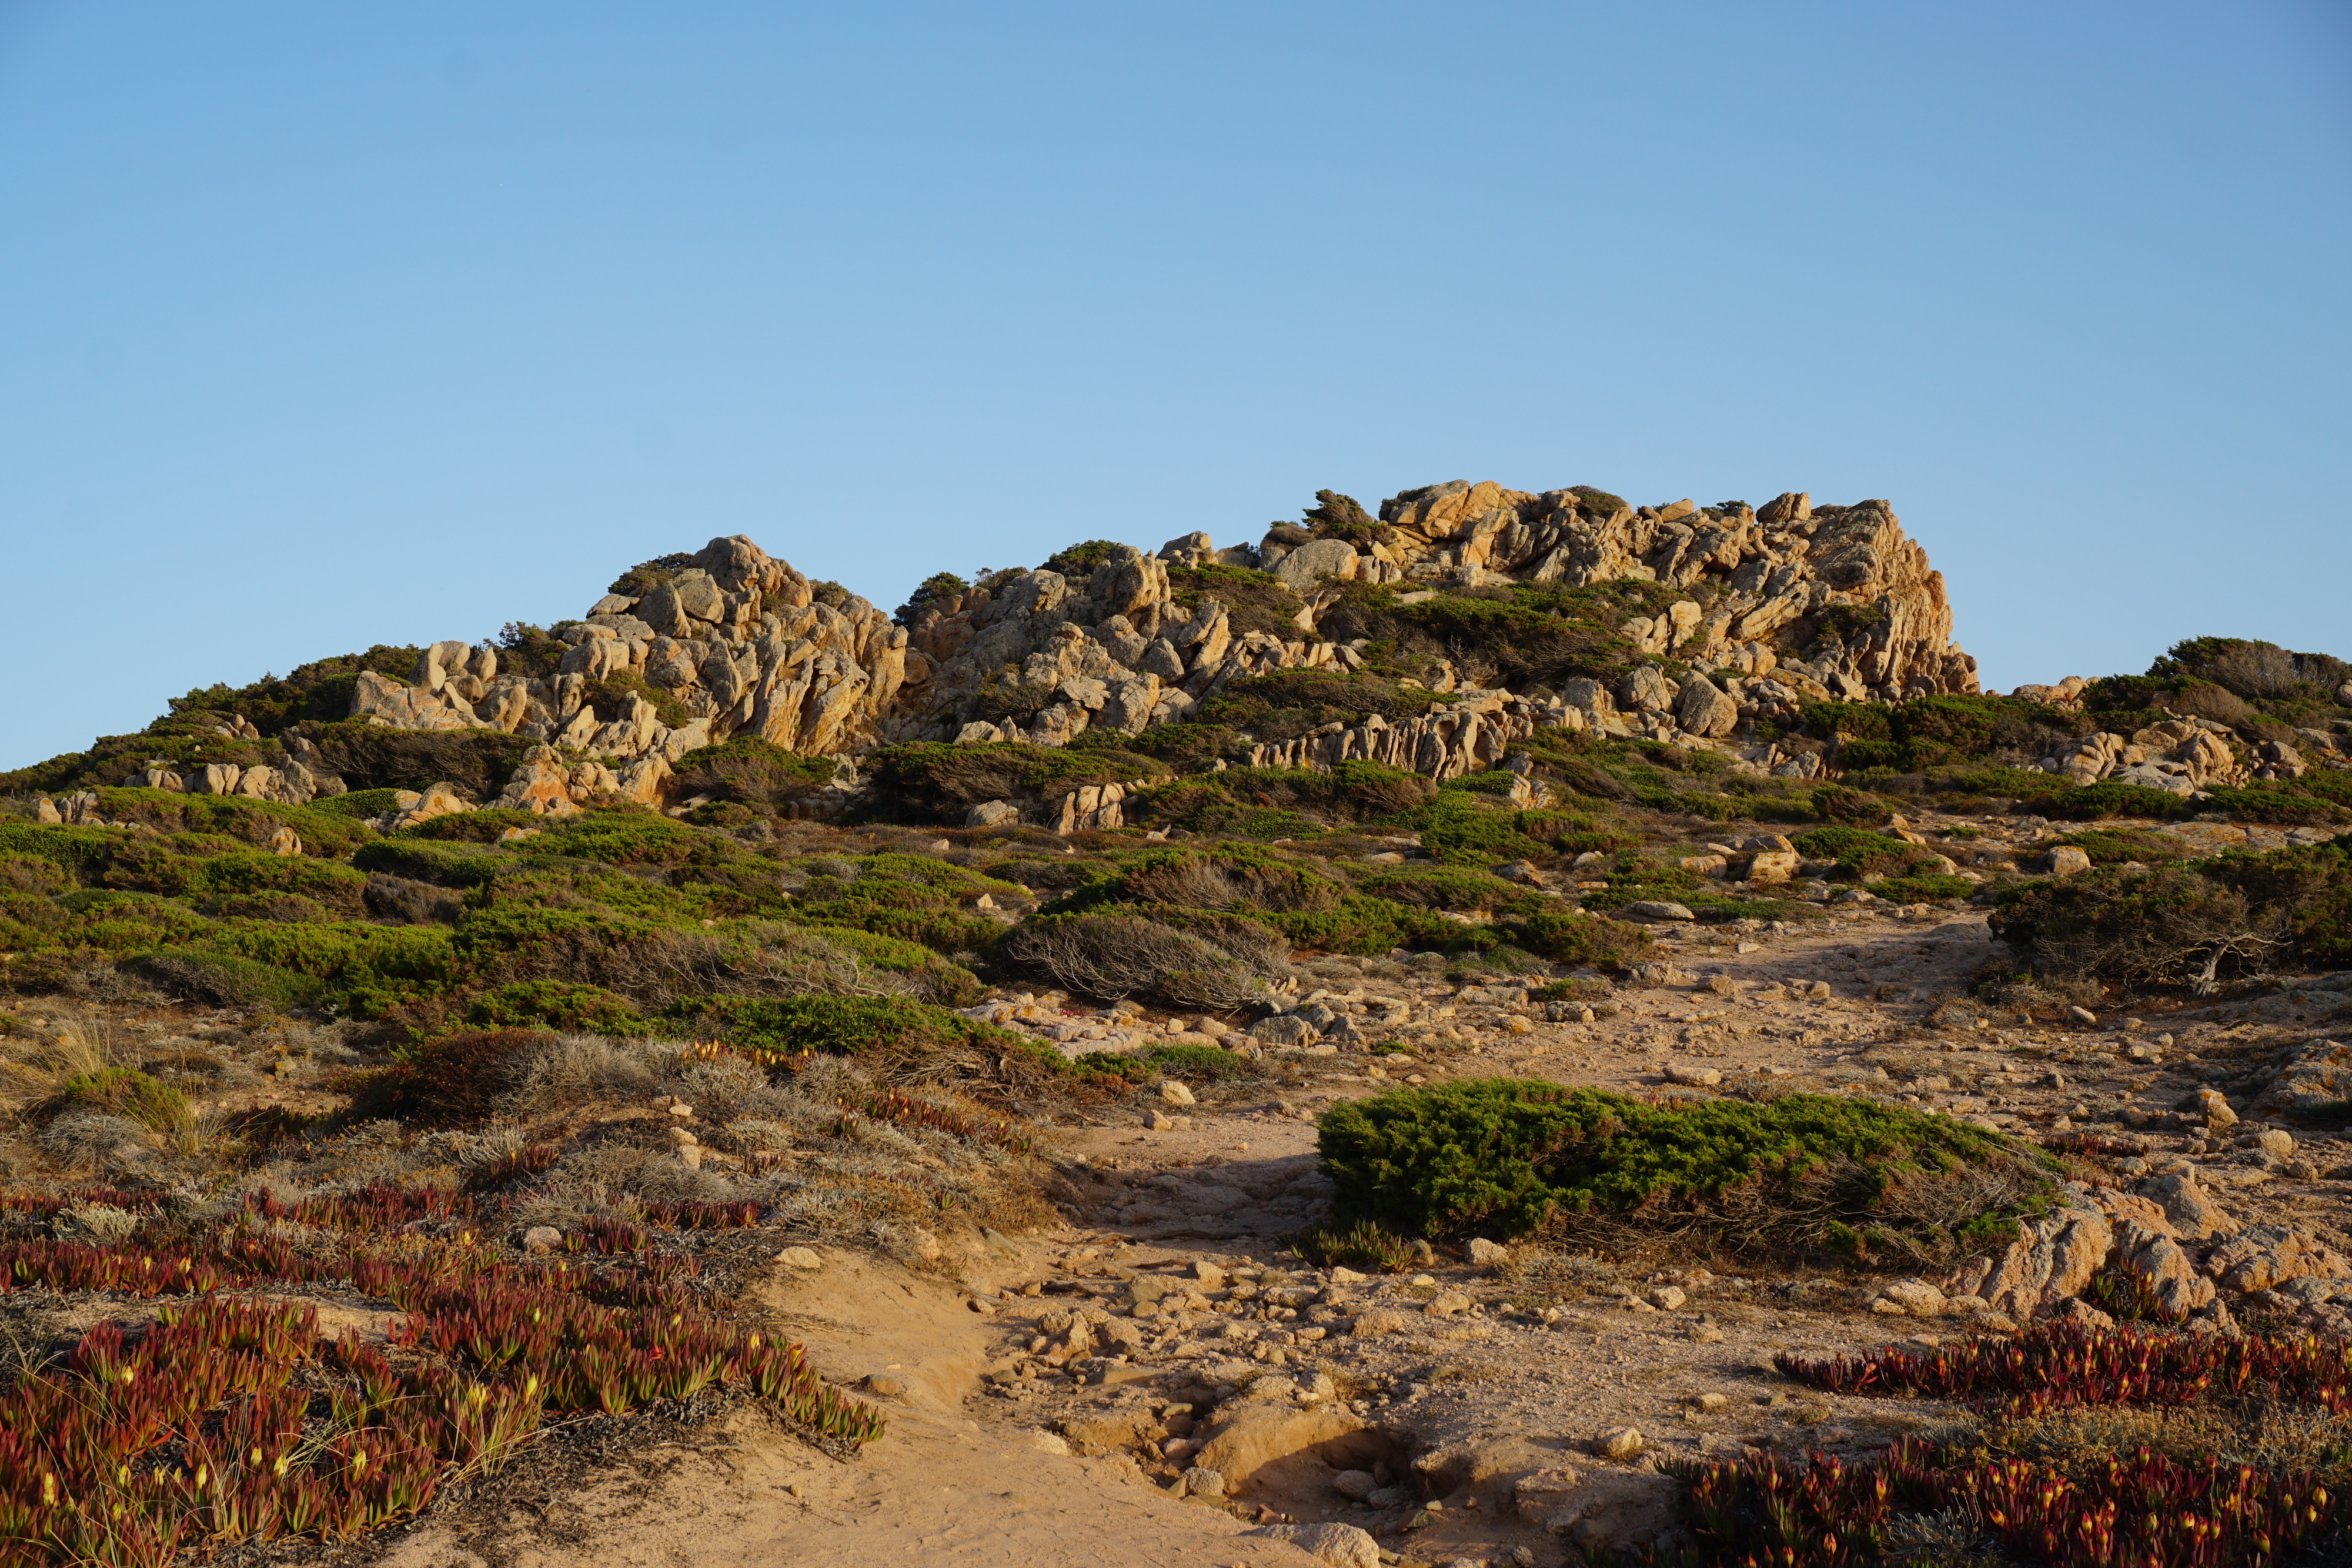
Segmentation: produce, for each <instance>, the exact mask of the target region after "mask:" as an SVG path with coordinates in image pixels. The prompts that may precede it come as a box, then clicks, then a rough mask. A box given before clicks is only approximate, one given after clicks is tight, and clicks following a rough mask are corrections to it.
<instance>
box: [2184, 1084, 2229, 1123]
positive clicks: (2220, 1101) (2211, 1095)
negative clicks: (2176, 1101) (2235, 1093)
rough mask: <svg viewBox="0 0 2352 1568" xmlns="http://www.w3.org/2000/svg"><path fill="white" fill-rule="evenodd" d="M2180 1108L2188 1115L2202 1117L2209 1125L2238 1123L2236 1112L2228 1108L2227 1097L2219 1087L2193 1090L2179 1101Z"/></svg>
mask: <svg viewBox="0 0 2352 1568" xmlns="http://www.w3.org/2000/svg"><path fill="white" fill-rule="evenodd" d="M2180 1109H2181V1110H2182V1111H2183V1112H2184V1113H2187V1114H2189V1115H2191V1116H2197V1117H2200V1118H2202V1119H2203V1121H2204V1123H2205V1124H2206V1125H2207V1126H2209V1127H2234V1126H2236V1125H2237V1124H2238V1113H2237V1112H2235V1111H2233V1110H2231V1108H2230V1102H2229V1100H2228V1098H2227V1097H2226V1096H2224V1095H2223V1094H2222V1092H2221V1091H2220V1090H2219V1089H2200V1090H2197V1091H2195V1092H2192V1093H2191V1094H2190V1095H2189V1098H2187V1099H2186V1100H2183V1101H2182V1102H2181V1103H2180Z"/></svg>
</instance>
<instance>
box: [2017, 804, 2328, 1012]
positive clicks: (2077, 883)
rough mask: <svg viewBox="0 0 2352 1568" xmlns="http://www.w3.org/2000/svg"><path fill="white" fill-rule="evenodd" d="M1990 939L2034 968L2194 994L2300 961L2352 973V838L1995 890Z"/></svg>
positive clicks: (2107, 870) (2105, 870)
mask: <svg viewBox="0 0 2352 1568" xmlns="http://www.w3.org/2000/svg"><path fill="white" fill-rule="evenodd" d="M1991 925H1992V930H1993V933H1994V935H1995V936H1999V937H2000V939H2001V940H2002V941H2004V942H2006V943H2008V944H2009V945H2010V946H2011V948H2012V949H2013V950H2015V951H2016V952H2018V953H2019V954H2020V955H2021V956H2027V957H2029V958H2031V959H2032V962H2033V963H2034V964H2035V965H2036V966H2037V967H2042V968H2044V969H2046V970H2049V971H2052V972H2053V973H2056V974H2060V975H2065V976H2075V977H2089V978H2094V979H2099V980H2104V981H2112V982H2119V983H2123V984H2127V985H2181V984H2186V985H2189V986H2190V987H2191V988H2195V989H2198V990H2200V991H2203V990H2210V988H2212V986H2213V985H2214V984H2215V983H2216V982H2218V981H2219V980H2221V979H2226V978H2228V977H2231V976H2233V975H2236V974H2240V973H2243V972H2246V971H2250V970H2258V969H2269V968H2274V967H2277V966H2278V965H2279V963H2280V962H2281V960H2282V959H2284V958H2289V957H2296V958H2300V959H2301V960H2303V961H2304V962H2305V963H2309V964H2313V965H2318V966H2331V967H2332V966H2336V965H2340V964H2347V963H2352V834H2347V835H2346V836H2345V837H2342V838H2339V839H2336V841H2334V842H2332V843H2326V844H2313V845H2306V846H2303V847H2300V848H2294V849H2284V850H2273V851H2271V852H2267V853H2262V854H2255V853H2246V852H2234V853H2231V854H2226V855H2222V856H2221V857H2219V858H2218V859H2215V860H2210V861H2205V862H2197V863H2173V864H2166V865H2158V866H2155V867H2153V868H2151V869H2150V870H2149V871H2147V873H2127V872H2124V871H2121V870H2118V869H2116V868H2112V867H2108V868H2102V869H2098V870H2094V871H2089V872H2084V873H2081V874H2080V875H2076V876H2071V877H2065V878H2062V879H2057V880H2053V881H2046V882H2032V883H2025V884H2023V885H2021V886H2019V887H2014V888H2010V889H2007V890H2005V891H2004V892H2003V893H2002V894H2000V899H1999V901H1998V902H1997V904H1995V907H1994V909H1993V913H1992V916H1991Z"/></svg>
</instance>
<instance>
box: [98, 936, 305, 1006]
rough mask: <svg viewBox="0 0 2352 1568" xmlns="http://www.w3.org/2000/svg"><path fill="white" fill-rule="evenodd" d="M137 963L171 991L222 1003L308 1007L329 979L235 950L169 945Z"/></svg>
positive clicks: (143, 971)
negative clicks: (231, 951) (242, 955)
mask: <svg viewBox="0 0 2352 1568" xmlns="http://www.w3.org/2000/svg"><path fill="white" fill-rule="evenodd" d="M133 967H135V968H136V969H137V970H138V971H139V972H140V973H141V974H143V975H145V976H146V977H148V978H150V979H152V980H154V981H155V982H157V983H158V984H160V985H162V986H163V988H165V989H167V990H170V991H173V992H175V993H177V994H179V995H181V996H184V997H190V998H195V999H197V1000H200V1001H207V1002H212V1003H215V1004H216V1005H218V1006H221V1007H252V1006H254V1005H256V1004H257V1003H269V1004H273V1005H275V1006H278V1007H281V1008H309V1007H316V1006H318V1005H319V1003H320V1001H322V1000H323V999H324V998H325V997H326V994H327V987H326V983H325V982H324V981H322V980H320V979H319V978H318V977H315V976H311V975H305V974H302V973H300V972H299V971H297V970H293V969H282V968H279V967H278V966H276V965H274V964H265V963H262V962H260V961H259V960H257V959H253V958H247V957H241V956H238V955H236V954H235V953H214V952H206V951H204V950H203V949H201V948H184V947H182V948H170V947H167V948H163V949H161V950H159V951H156V952H152V953H148V954H144V955H142V956H141V957H139V958H138V959H137V960H136V961H135V963H134V965H133Z"/></svg>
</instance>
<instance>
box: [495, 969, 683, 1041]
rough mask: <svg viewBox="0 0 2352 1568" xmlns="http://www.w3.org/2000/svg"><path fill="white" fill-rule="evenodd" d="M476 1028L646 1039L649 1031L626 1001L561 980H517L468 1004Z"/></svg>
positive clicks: (650, 1028) (604, 992) (648, 1025)
mask: <svg viewBox="0 0 2352 1568" xmlns="http://www.w3.org/2000/svg"><path fill="white" fill-rule="evenodd" d="M466 1021H467V1023H470V1024H473V1025H475V1026H476V1027H478V1028H480V1029H553V1030H566V1031H584V1032H589V1033H594V1034H614V1035H632V1034H646V1033H649V1032H650V1031H651V1030H652V1028H653V1026H652V1025H651V1024H650V1023H649V1022H647V1021H646V1018H645V1015H644V1014H642V1013H640V1012H638V1011H637V1009H635V1007H634V1006H632V1005H631V1004H630V1002H629V999H628V998H626V997H621V996H615V995H614V993H612V992H611V991H607V990H604V989H603V988H599V987H596V986H580V985H572V984H569V983H567V982H565V981H562V980H520V981H517V982H516V983H515V984H513V985H510V986H500V987H499V988H497V989H496V990H491V991H486V992H484V993H483V994H482V995H480V996H478V997H476V998H473V999H472V1000H471V1001H469V1002H467V1004H466Z"/></svg>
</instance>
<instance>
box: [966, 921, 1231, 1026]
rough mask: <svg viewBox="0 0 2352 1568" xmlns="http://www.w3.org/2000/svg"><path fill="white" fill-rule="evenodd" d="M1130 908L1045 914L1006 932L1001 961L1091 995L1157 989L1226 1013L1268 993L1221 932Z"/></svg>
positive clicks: (1177, 1001)
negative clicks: (1184, 926)
mask: <svg viewBox="0 0 2352 1568" xmlns="http://www.w3.org/2000/svg"><path fill="white" fill-rule="evenodd" d="M1223 935H1224V933H1223V932H1221V931H1220V930H1218V929H1217V928H1216V927H1214V926H1209V927H1206V928H1205V929H1203V930H1202V932H1201V933H1200V934H1198V935H1196V934H1195V933H1193V932H1191V931H1179V930H1176V929H1174V928H1172V927H1171V926H1169V925H1162V924H1160V922H1159V921H1156V920H1149V919H1145V918H1143V917H1142V916H1140V915H1127V914H1092V915H1038V916H1035V917H1034V918H1032V919H1029V920H1025V921H1024V922H1022V923H1021V924H1020V925H1016V926H1014V927H1013V929H1011V930H1010V931H1007V932H1005V933H1004V934H1003V936H1000V937H998V938H997V940H996V943H995V946H994V947H993V948H992V950H991V956H992V958H993V960H994V961H995V962H997V963H999V964H1001V965H1003V966H1004V967H1006V968H1008V969H1011V970H1013V971H1014V972H1015V973H1019V974H1026V975H1034V976H1036V977H1040V978H1045V979H1049V980H1051V981H1052V982H1053V983H1054V984H1055V985H1057V986H1060V987H1063V988H1066V989H1069V990H1072V991H1076V992H1079V993H1082V994H1084V995H1086V996H1090V997H1099V998H1105V999H1107V1000H1114V1001H1115V1000H1118V998H1123V997H1133V996H1156V997H1158V998H1160V999H1162V1000H1163V1001H1165V1002H1167V1003H1169V1004H1170V1005H1171V1006H1174V1007H1183V1008H1207V1009H1213V1010H1215V1011H1219V1012H1223V1011H1226V1010H1229V1009H1234V1008H1237V1007H1242V1006H1244V1005H1246V1004H1247V1003H1249V1002H1251V1001H1254V1000H1255V999H1256V998H1259V997H1261V996H1263V995H1264V994H1265V976H1264V974H1263V973H1261V972H1260V971H1259V970H1258V969H1257V968H1256V967H1254V966H1252V965H1251V964H1249V963H1248V962H1246V961H1245V960H1244V959H1243V958H1241V957H1238V956H1235V954H1234V953H1233V952H1232V951H1230V950H1229V947H1228V946H1227V945H1226V944H1224V943H1221V942H1220V941H1219V940H1218V938H1219V937H1220V936H1223Z"/></svg>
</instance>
